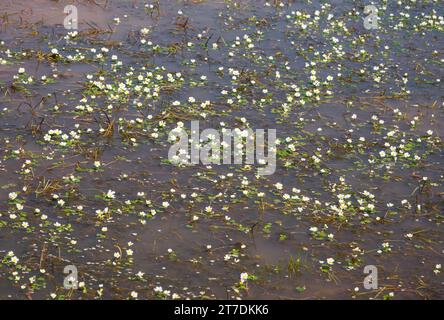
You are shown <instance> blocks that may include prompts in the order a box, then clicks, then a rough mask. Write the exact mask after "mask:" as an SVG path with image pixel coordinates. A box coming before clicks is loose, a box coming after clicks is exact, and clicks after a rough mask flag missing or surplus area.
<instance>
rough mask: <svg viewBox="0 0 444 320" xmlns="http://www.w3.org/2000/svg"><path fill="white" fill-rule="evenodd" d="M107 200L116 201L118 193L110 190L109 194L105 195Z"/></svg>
mask: <svg viewBox="0 0 444 320" xmlns="http://www.w3.org/2000/svg"><path fill="white" fill-rule="evenodd" d="M105 197H106V198H108V199H114V198H115V197H116V192H115V191H112V190H108V192H107V193H106V195H105Z"/></svg>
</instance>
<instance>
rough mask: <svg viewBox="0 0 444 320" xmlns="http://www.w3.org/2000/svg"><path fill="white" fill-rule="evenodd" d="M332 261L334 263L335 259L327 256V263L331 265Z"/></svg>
mask: <svg viewBox="0 0 444 320" xmlns="http://www.w3.org/2000/svg"><path fill="white" fill-rule="evenodd" d="M334 263H335V259H333V258H328V259H327V264H329V265H333V264H334Z"/></svg>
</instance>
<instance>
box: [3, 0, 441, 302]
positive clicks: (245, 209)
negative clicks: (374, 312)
mask: <svg viewBox="0 0 444 320" xmlns="http://www.w3.org/2000/svg"><path fill="white" fill-rule="evenodd" d="M62 2H64V1H58V2H54V1H50V0H37V1H32V3H31V2H30V1H13V2H11V3H10V4H6V5H4V6H3V4H2V8H0V28H1V32H0V96H1V97H0V99H1V100H0V101H1V102H0V123H1V127H0V199H1V201H0V298H19V299H38V298H41V299H42V298H43V299H98V298H106V299H108V298H121V299H187V298H191V299H215V298H228V299H248V298H268V299H299V298H305V299H307V298H310V299H320V298H347V299H350V298H357V299H405V298H420V299H433V298H435V299H436V298H440V297H441V298H442V296H443V294H444V290H443V286H442V283H443V281H444V280H443V273H442V269H441V264H442V263H444V245H443V241H444V238H443V235H444V229H443V225H442V223H443V222H444V214H443V210H444V202H443V195H444V189H443V182H444V176H443V174H444V170H443V163H442V162H443V140H442V134H443V131H442V127H441V125H440V123H441V122H442V121H443V120H444V99H443V98H444V97H443V92H444V90H443V89H444V86H443V83H442V80H443V79H442V75H443V71H444V50H443V48H444V37H443V32H444V17H443V13H444V6H443V3H442V2H441V1H438V0H436V1H434V0H423V1H419V0H418V1H416V0H405V1H379V2H378V3H377V4H376V6H377V7H378V9H379V11H378V16H379V20H378V28H377V29H372V30H367V29H366V28H364V25H363V19H364V18H365V14H364V6H365V5H366V4H367V3H365V1H358V0H354V1H351V0H350V1H334V0H329V1H314V0H313V1H308V0H304V1H280V0H276V1H271V0H269V1H264V0H254V1H253V0H251V1H247V0H245V1H234V0H225V1H222V0H221V1H209V0H208V1H186V2H177V1H173V0H171V1H169V0H165V1H163V0H162V1H112V0H109V1H83V2H82V1H80V3H79V5H78V8H79V30H66V29H65V28H64V27H63V25H62V21H63V19H64V13H63V8H64V6H65V5H66V3H62ZM57 13H58V14H59V15H58V14H57ZM55 16H57V17H58V20H57V21H52V20H53V19H54V17H55ZM192 120H199V121H200V123H201V125H202V126H205V127H204V128H202V129H205V128H216V129H217V130H219V131H221V132H223V131H224V130H231V129H234V128H239V129H249V128H250V129H253V130H254V129H256V128H261V129H276V130H277V141H276V153H277V168H276V171H275V173H274V174H273V175H269V176H258V175H257V168H256V166H255V165H251V164H250V165H239V164H231V165H190V166H177V165H174V164H172V163H171V162H170V161H168V149H169V147H170V146H171V141H169V138H168V137H169V132H170V131H171V130H174V129H175V128H177V127H185V128H189V125H190V122H191V121H192ZM67 265H74V266H75V267H76V268H77V270H78V281H79V282H78V288H77V289H69V290H67V289H65V288H64V281H63V280H64V278H65V277H66V276H67V275H66V274H64V272H63V271H64V268H65V266H67ZM366 265H374V266H376V267H377V268H378V275H379V278H378V288H377V289H372V290H367V289H365V288H364V286H363V281H364V277H365V276H366V275H365V274H364V273H363V270H364V267H365V266H366Z"/></svg>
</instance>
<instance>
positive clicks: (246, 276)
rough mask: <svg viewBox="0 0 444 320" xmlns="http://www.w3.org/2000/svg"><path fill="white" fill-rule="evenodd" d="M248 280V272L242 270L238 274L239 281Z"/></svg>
mask: <svg viewBox="0 0 444 320" xmlns="http://www.w3.org/2000/svg"><path fill="white" fill-rule="evenodd" d="M247 280H248V273H246V272H242V273H241V274H240V282H241V283H244V282H245V281H247Z"/></svg>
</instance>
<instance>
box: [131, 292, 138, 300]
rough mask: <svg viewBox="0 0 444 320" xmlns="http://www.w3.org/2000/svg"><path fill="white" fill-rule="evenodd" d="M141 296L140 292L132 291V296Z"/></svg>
mask: <svg viewBox="0 0 444 320" xmlns="http://www.w3.org/2000/svg"><path fill="white" fill-rule="evenodd" d="M138 296H139V294H138V293H137V292H136V291H131V298H134V299H136V298H137V297H138Z"/></svg>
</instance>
